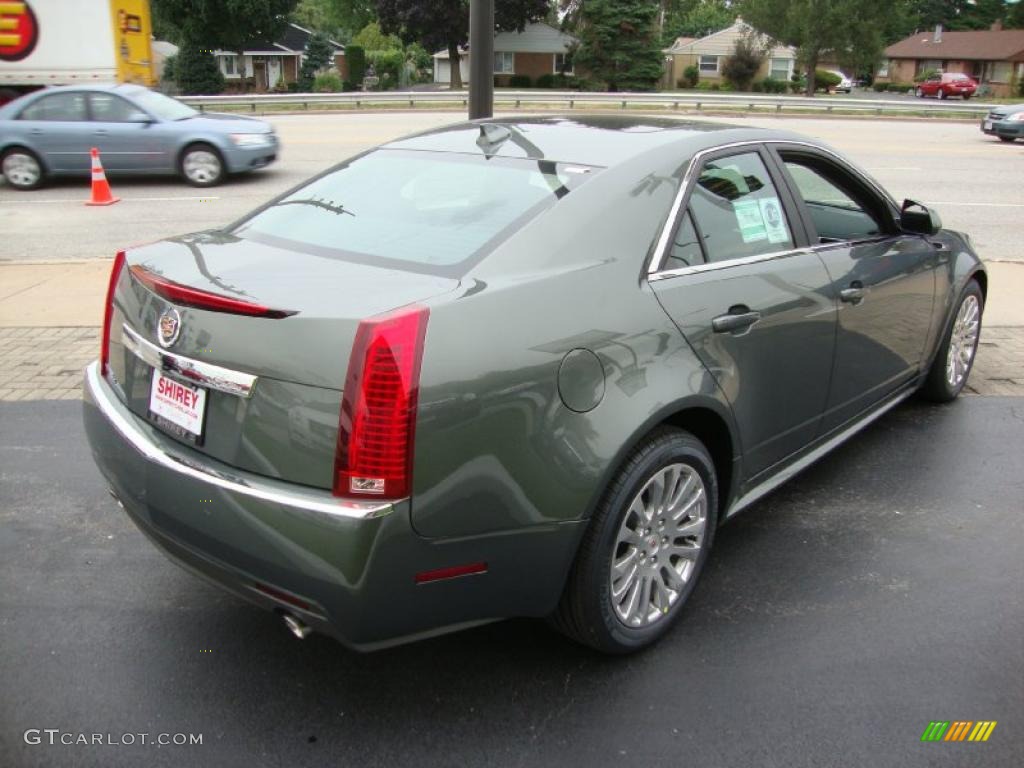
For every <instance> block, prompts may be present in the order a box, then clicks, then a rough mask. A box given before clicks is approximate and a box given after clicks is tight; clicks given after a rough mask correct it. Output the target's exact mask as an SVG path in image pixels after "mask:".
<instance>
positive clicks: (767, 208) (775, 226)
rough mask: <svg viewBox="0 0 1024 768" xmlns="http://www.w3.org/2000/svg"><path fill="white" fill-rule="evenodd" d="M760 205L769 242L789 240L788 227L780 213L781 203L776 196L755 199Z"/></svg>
mask: <svg viewBox="0 0 1024 768" xmlns="http://www.w3.org/2000/svg"><path fill="white" fill-rule="evenodd" d="M757 202H758V203H759V204H760V206H761V218H762V219H763V220H764V226H765V229H766V230H767V231H768V242H769V243H786V242H789V229H788V228H787V227H786V220H785V218H784V217H783V215H782V205H781V204H780V203H779V198H777V197H766V198H764V199H762V200H758V201H757Z"/></svg>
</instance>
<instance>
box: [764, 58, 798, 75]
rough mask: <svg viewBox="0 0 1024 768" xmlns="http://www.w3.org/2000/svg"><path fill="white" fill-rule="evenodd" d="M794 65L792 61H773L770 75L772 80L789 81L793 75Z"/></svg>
mask: <svg viewBox="0 0 1024 768" xmlns="http://www.w3.org/2000/svg"><path fill="white" fill-rule="evenodd" d="M792 65H793V60H792V59H772V62H771V69H770V70H769V72H768V75H769V77H771V79H772V80H789V78H790V75H792V73H793V70H792V69H791V67H792Z"/></svg>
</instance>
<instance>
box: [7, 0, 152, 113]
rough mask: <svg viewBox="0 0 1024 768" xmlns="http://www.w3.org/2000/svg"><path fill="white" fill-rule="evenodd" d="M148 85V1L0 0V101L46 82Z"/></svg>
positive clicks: (47, 83)
mask: <svg viewBox="0 0 1024 768" xmlns="http://www.w3.org/2000/svg"><path fill="white" fill-rule="evenodd" d="M113 82H122V83H124V82H128V83H140V84H142V85H153V84H154V83H155V82H156V73H155V68H154V65H153V52H152V25H151V20H150V15H149V1H148V0H0V105H2V104H3V103H4V102H6V101H9V100H10V99H12V98H16V97H17V96H20V95H21V94H22V93H26V92H28V91H32V90H36V89H38V88H43V87H45V86H47V85H68V84H72V83H113Z"/></svg>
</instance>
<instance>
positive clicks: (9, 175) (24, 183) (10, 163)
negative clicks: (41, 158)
mask: <svg viewBox="0 0 1024 768" xmlns="http://www.w3.org/2000/svg"><path fill="white" fill-rule="evenodd" d="M42 173H43V171H42V169H41V168H40V167H39V162H38V161H37V160H36V159H35V158H34V157H32V155H29V154H26V153H24V152H12V153H10V154H9V155H7V156H6V157H5V158H4V165H3V174H4V178H5V179H7V181H9V182H10V183H11V184H12V185H13V186H15V187H26V188H27V187H32V186H35V185H36V184H37V183H38V182H39V177H40V176H42Z"/></svg>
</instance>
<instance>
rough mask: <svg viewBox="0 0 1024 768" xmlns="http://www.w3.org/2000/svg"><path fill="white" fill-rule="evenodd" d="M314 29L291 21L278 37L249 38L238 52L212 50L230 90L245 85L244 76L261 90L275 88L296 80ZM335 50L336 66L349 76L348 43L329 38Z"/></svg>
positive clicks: (340, 72) (339, 72)
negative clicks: (346, 62)
mask: <svg viewBox="0 0 1024 768" xmlns="http://www.w3.org/2000/svg"><path fill="white" fill-rule="evenodd" d="M312 34H313V33H312V32H311V31H310V30H308V29H306V28H305V27H300V26H299V25H298V24H288V25H287V26H286V27H285V28H284V30H283V31H282V32H281V34H280V35H278V36H277V38H276V39H275V40H250V41H249V42H248V43H246V44H245V46H244V47H243V49H242V53H241V54H239V53H238V52H237V51H221V50H217V51H214V52H213V55H214V56H215V57H216V59H217V64H218V66H219V67H220V71H221V72H222V73H223V74H224V79H225V80H226V81H227V90H229V91H230V90H234V89H237V88H239V87H241V85H242V78H243V76H244V77H246V78H249V79H250V81H251V82H252V83H253V85H254V86H255V88H256V90H258V91H272V90H273V89H274V88H275V87H276V86H278V84H279V83H286V84H287V83H294V82H295V81H296V80H298V79H299V70H300V68H301V67H302V59H303V58H304V57H305V51H306V45H307V44H308V43H309V38H310V37H311V36H312ZM330 44H331V47H332V48H333V49H334V66H335V68H336V69H337V70H338V74H339V75H341V79H342V80H344V79H345V78H346V77H348V67H347V66H346V64H345V46H344V45H342V44H341V43H338V42H335V41H334V40H331V41H330Z"/></svg>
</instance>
